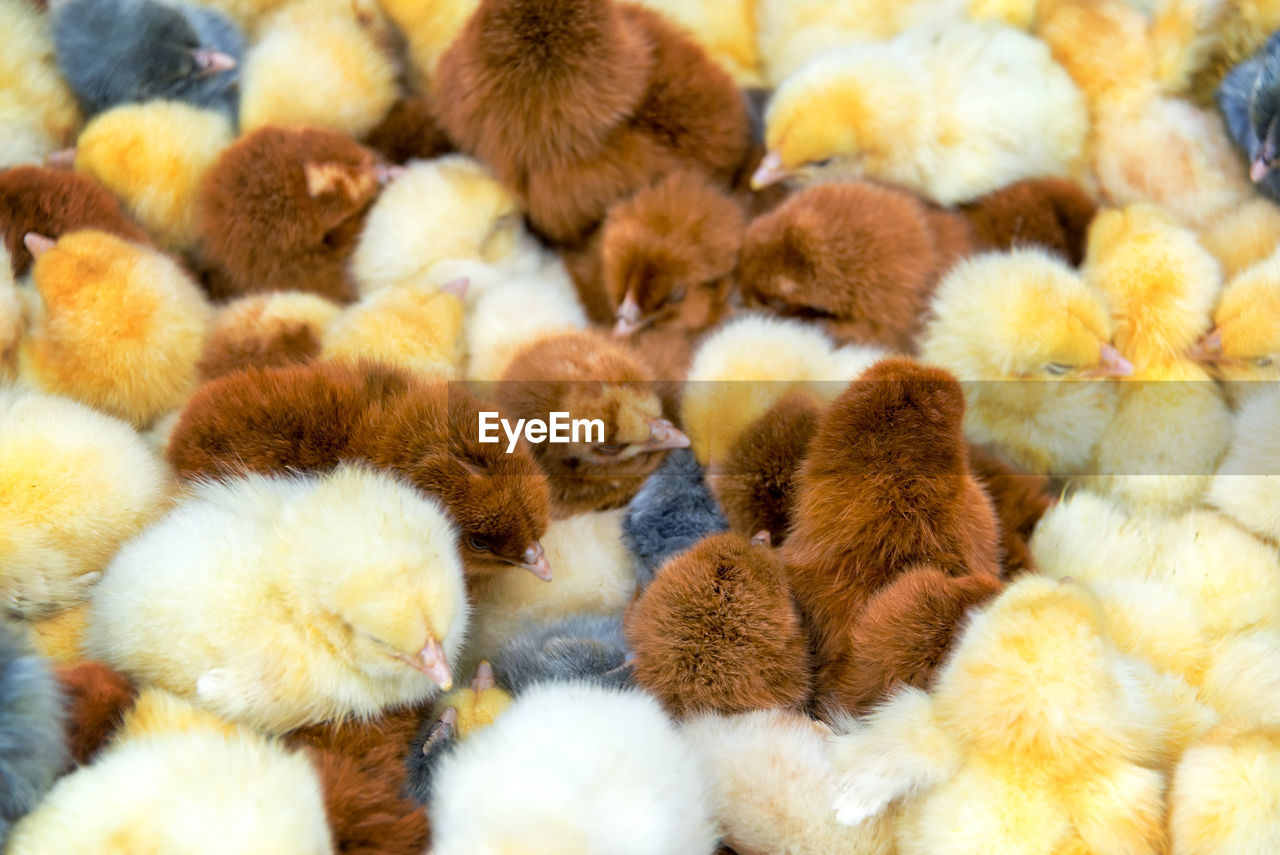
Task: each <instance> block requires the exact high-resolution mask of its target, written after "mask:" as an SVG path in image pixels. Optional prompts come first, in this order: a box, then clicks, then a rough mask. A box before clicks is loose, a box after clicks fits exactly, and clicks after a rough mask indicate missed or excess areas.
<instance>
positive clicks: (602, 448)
mask: <svg viewBox="0 0 1280 855" xmlns="http://www.w3.org/2000/svg"><path fill="white" fill-rule="evenodd" d="M624 448H626V446H624V445H597V446H596V448H595V452H596V454H599V455H601V456H603V457H613V456H614V455H615V454H621V453H622V449H624Z"/></svg>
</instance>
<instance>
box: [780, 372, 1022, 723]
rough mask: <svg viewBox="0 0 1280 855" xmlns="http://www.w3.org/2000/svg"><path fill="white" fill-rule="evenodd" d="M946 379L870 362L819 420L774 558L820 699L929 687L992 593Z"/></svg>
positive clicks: (953, 386)
mask: <svg viewBox="0 0 1280 855" xmlns="http://www.w3.org/2000/svg"><path fill="white" fill-rule="evenodd" d="M964 408H965V407H964V396H963V393H962V391H961V389H960V384H959V383H957V382H956V380H955V378H953V377H952V376H951V375H949V374H947V373H946V372H945V371H941V370H938V369H936V368H927V367H924V366H920V365H917V364H915V363H912V362H910V361H908V360H905V359H890V360H883V361H881V362H878V363H876V364H875V365H874V366H872V367H871V368H870V369H868V370H867V371H865V372H863V374H862V375H861V376H860V377H859V378H858V380H856V381H855V382H854V383H852V384H850V386H849V388H848V389H847V390H846V391H845V392H844V394H842V395H841V396H840V397H839V398H837V399H836V400H835V401H834V402H833V403H832V404H831V406H830V407H829V408H828V409H827V411H826V412H825V413H824V414H823V416H822V419H821V421H820V422H819V424H818V430H817V432H816V433H815V434H814V437H813V440H812V442H811V443H810V445H809V453H808V456H807V457H806V458H805V462H804V466H803V468H802V470H801V472H800V480H799V487H798V491H797V492H798V496H799V499H798V502H797V505H796V508H795V511H794V513H795V516H794V522H793V523H792V528H791V533H790V535H789V536H788V537H787V541H786V543H785V544H783V546H782V549H781V555H782V558H783V560H784V561H785V562H786V565H787V573H788V576H789V578H790V581H791V585H792V588H793V590H794V592H795V598H796V603H797V605H798V606H799V608H800V611H801V613H802V614H803V615H804V618H805V620H806V621H807V623H808V625H809V627H810V632H811V635H812V639H813V644H814V649H815V652H816V661H815V666H816V668H817V679H816V702H817V703H818V704H819V707H820V708H821V707H823V706H828V705H835V706H838V707H842V708H844V709H848V710H859V709H863V708H865V707H866V706H868V705H870V704H872V703H873V702H875V701H877V700H878V699H880V698H881V697H882V696H883V695H884V694H886V693H887V692H888V691H889V690H890V689H892V688H893V687H894V686H895V685H896V684H898V683H899V682H904V683H907V684H909V685H915V686H920V685H925V684H927V683H928V681H929V680H930V678H931V677H932V674H933V669H934V668H935V667H936V666H937V664H938V663H939V661H940V660H941V658H942V656H943V654H944V653H945V652H946V649H947V646H948V645H949V643H950V641H951V636H952V633H953V632H954V631H955V628H956V625H957V623H958V622H959V621H960V620H961V619H962V617H963V614H964V611H965V610H966V609H967V608H968V607H969V606H971V605H974V604H976V603H978V602H981V601H982V600H984V599H986V598H987V597H989V596H990V595H992V594H994V593H995V592H997V591H999V589H1000V580H999V573H1000V566H999V552H998V537H999V535H998V530H997V524H996V517H995V511H994V509H993V507H992V505H991V501H990V499H988V498H987V495H986V494H985V493H984V492H983V490H982V487H980V486H979V485H978V482H977V481H976V480H975V479H974V477H973V475H972V473H971V472H970V469H969V461H968V453H967V451H968V449H967V447H966V445H965V442H964V436H963V433H962V422H963V418H964Z"/></svg>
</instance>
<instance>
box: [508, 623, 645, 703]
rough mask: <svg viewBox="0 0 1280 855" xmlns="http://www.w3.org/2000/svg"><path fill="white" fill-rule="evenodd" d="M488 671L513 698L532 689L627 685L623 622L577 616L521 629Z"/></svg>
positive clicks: (628, 660) (628, 655)
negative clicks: (567, 683) (572, 684)
mask: <svg viewBox="0 0 1280 855" xmlns="http://www.w3.org/2000/svg"><path fill="white" fill-rule="evenodd" d="M493 671H494V675H495V676H496V678H497V681H498V685H499V686H500V687H501V688H503V689H506V690H507V691H508V692H510V693H511V694H512V695H519V694H520V693H521V692H523V691H524V690H525V689H527V688H529V687H530V686H533V685H535V684H537V683H551V682H565V681H584V680H585V681H588V682H592V683H597V684H599V685H602V686H618V687H621V686H627V685H630V684H631V652H630V650H628V649H627V640H626V638H624V637H623V634H622V618H621V617H615V616H612V615H584V614H579V615H570V616H568V617H566V618H561V619H559V620H556V621H552V622H550V623H539V624H531V625H529V626H526V627H525V628H524V629H522V630H521V631H520V632H518V633H517V634H516V635H515V636H514V637H513V638H512V639H511V640H510V641H508V642H507V643H506V644H505V645H503V647H502V649H501V650H499V651H498V653H497V655H495V656H494V657H493Z"/></svg>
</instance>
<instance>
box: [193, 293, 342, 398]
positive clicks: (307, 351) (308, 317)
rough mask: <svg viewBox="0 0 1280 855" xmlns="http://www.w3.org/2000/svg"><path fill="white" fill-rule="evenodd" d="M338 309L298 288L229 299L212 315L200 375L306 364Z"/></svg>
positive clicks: (208, 377)
mask: <svg viewBox="0 0 1280 855" xmlns="http://www.w3.org/2000/svg"><path fill="white" fill-rule="evenodd" d="M341 312H342V308H341V307H340V306H338V305H337V304H335V303H333V302H331V301H329V300H326V299H324V298H323V297H317V296H316V295H315V294H306V293H303V292H301V291H276V292H274V293H269V294H251V295H250V296H248V297H241V298H240V299H238V300H232V301H231V302H230V303H226V304H225V305H223V306H221V307H220V308H219V309H218V310H217V312H216V313H215V314H214V316H213V323H212V325H211V326H210V328H209V338H208V340H207V341H206V342H205V346H204V353H203V354H202V355H201V357H200V364H199V366H198V368H199V371H200V379H201V380H202V381H204V380H212V379H213V378H215V377H221V376H222V375H224V374H230V373H232V372H234V371H239V370H241V369H243V368H250V367H254V368H276V367H281V366H285V365H294V364H302V363H306V362H309V361H310V360H311V359H312V358H314V357H316V356H318V355H319V354H320V349H321V346H322V345H323V343H324V340H325V333H326V331H327V330H328V328H329V326H330V325H331V324H332V323H333V322H334V321H335V320H336V319H337V318H338V316H339V314H341Z"/></svg>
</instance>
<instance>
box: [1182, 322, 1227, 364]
mask: <svg viewBox="0 0 1280 855" xmlns="http://www.w3.org/2000/svg"><path fill="white" fill-rule="evenodd" d="M1187 355H1188V356H1190V357H1191V358H1192V359H1194V360H1195V361H1196V362H1207V363H1218V362H1222V361H1223V359H1222V333H1221V332H1219V331H1218V330H1216V329H1215V330H1212V331H1211V332H1210V333H1209V334H1208V335H1206V336H1205V337H1204V338H1202V339H1200V340H1199V341H1197V342H1196V343H1195V344H1193V345H1192V346H1191V349H1190V350H1188V351H1187Z"/></svg>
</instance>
